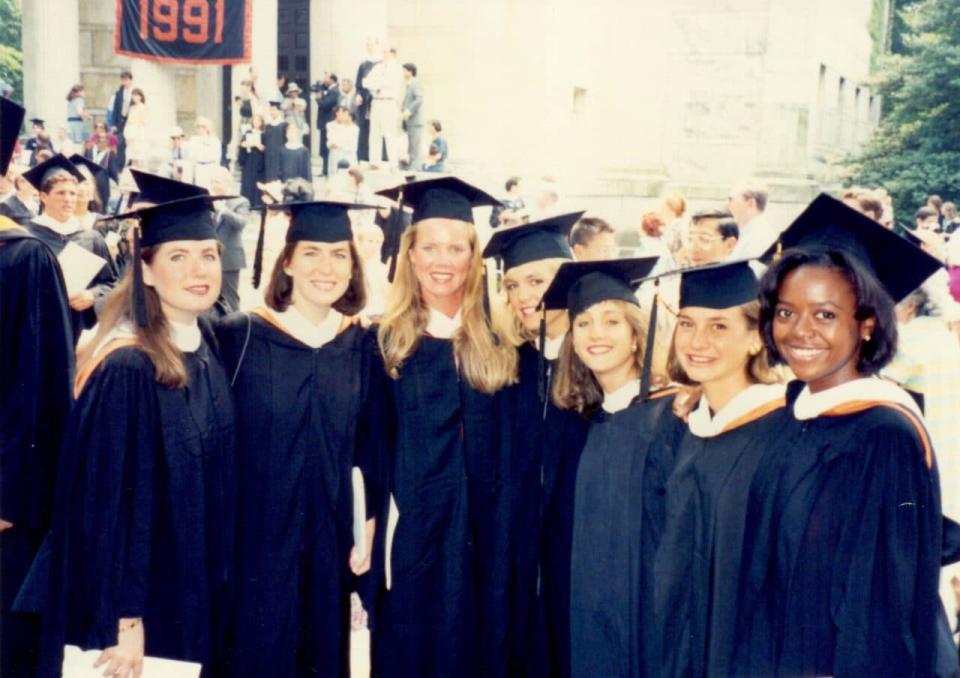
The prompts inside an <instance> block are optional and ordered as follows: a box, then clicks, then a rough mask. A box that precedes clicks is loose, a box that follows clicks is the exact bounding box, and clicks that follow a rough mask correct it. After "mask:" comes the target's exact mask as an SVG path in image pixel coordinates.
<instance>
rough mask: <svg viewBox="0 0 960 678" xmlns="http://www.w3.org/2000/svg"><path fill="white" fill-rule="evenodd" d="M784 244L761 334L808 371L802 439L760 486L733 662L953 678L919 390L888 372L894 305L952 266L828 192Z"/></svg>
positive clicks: (780, 442) (739, 670) (774, 355)
mask: <svg viewBox="0 0 960 678" xmlns="http://www.w3.org/2000/svg"><path fill="white" fill-rule="evenodd" d="M781 249H782V250H783V252H782V254H781V255H780V256H779V258H777V259H776V260H775V261H773V263H772V265H771V266H770V268H769V269H768V270H767V272H766V273H765V274H764V277H763V279H762V281H761V285H760V287H761V294H760V303H761V310H760V332H761V336H762V338H763V341H764V344H765V346H766V348H767V351H768V352H769V354H770V356H771V359H772V361H773V362H774V363H786V364H787V365H788V366H789V367H790V369H791V370H792V371H793V373H794V375H796V377H797V380H796V381H795V382H791V383H790V384H789V386H788V389H787V407H788V408H789V411H790V412H791V414H792V415H793V417H794V418H795V419H796V420H797V421H798V422H799V424H800V433H799V435H794V436H792V437H791V438H785V437H781V436H777V438H776V441H777V450H778V456H777V462H778V463H774V464H765V465H764V468H763V471H764V472H763V473H759V474H758V476H757V478H756V479H755V480H754V486H753V487H752V488H751V496H750V500H749V501H750V503H749V504H748V516H747V520H748V522H750V524H751V525H752V526H753V528H752V529H751V531H750V533H749V536H750V537H751V539H750V540H748V541H747V542H746V543H745V544H744V553H745V560H744V567H743V568H742V570H741V582H742V584H741V585H742V586H744V590H745V596H746V598H747V601H748V603H749V607H748V608H747V609H746V610H745V611H744V613H742V614H740V616H739V619H738V622H737V626H738V642H737V644H736V647H735V650H734V659H733V661H732V663H731V670H730V672H731V674H735V675H768V676H784V675H789V676H807V675H809V676H822V675H832V676H838V677H839V678H845V677H847V676H866V675H875V676H881V675H882V676H930V675H935V674H936V675H955V674H956V671H957V662H956V653H955V651H954V650H953V649H952V648H950V649H945V648H943V647H938V645H939V643H938V639H939V638H944V637H947V636H948V633H949V632H948V631H947V632H946V633H939V632H938V631H939V625H941V624H943V625H945V624H946V619H945V616H944V613H943V611H942V606H941V604H940V600H939V596H938V593H937V587H938V574H939V569H940V560H941V508H940V489H939V480H938V478H937V468H936V460H935V457H934V453H933V449H932V447H931V446H930V442H929V436H928V435H927V432H926V430H925V428H924V425H923V419H922V416H921V414H920V412H919V410H918V408H917V406H916V405H915V403H914V401H913V399H912V398H911V397H910V396H909V395H908V394H907V393H906V392H905V391H903V390H902V389H900V388H899V387H898V386H895V385H894V384H892V383H890V382H886V381H884V380H881V379H879V378H877V377H876V376H875V375H876V374H877V373H878V372H879V370H880V369H881V368H882V367H883V366H884V365H885V364H886V363H887V362H888V361H889V360H890V359H891V358H892V357H893V355H894V352H895V351H896V343H897V331H896V317H895V313H894V303H895V302H897V301H899V300H901V299H902V298H903V297H905V296H906V295H907V294H909V293H910V292H911V291H912V290H913V289H915V288H916V287H917V286H919V285H920V284H921V283H922V282H923V281H924V280H925V279H926V278H927V277H929V275H930V274H932V273H933V272H934V271H936V270H937V268H938V267H939V265H940V264H939V262H938V261H937V260H935V259H933V258H932V257H930V256H928V255H926V254H925V253H924V252H923V251H922V250H920V249H919V248H916V247H914V246H912V245H911V244H910V243H908V242H906V241H905V240H903V239H902V238H900V237H898V236H897V235H896V234H894V233H892V232H890V231H888V230H886V229H884V228H883V227H882V226H880V225H879V224H877V223H876V222H874V221H873V220H871V219H870V218H868V217H865V216H863V215H862V214H860V213H859V212H857V211H856V210H853V209H851V208H849V207H847V206H846V205H844V204H843V203H840V202H839V201H837V200H834V199H833V198H831V197H829V196H826V195H821V196H820V197H818V198H817V199H816V200H814V202H813V203H811V204H810V205H809V206H808V207H807V209H806V210H804V212H803V213H802V214H801V215H800V216H799V217H798V218H797V219H796V220H795V221H794V222H793V223H792V224H791V225H790V227H789V228H787V230H786V231H785V232H784V233H782V234H781V235H780V237H779V240H778V242H777V243H775V244H774V245H773V246H772V247H771V248H770V250H769V251H768V252H767V254H766V255H765V257H764V258H765V259H766V260H768V261H772V260H773V259H774V258H775V257H774V254H775V252H777V251H779V250H781ZM751 521H752V522H751ZM747 556H749V557H747ZM948 655H949V657H948ZM944 661H948V666H947V667H946V669H945V670H944V666H943V665H942V662H944Z"/></svg>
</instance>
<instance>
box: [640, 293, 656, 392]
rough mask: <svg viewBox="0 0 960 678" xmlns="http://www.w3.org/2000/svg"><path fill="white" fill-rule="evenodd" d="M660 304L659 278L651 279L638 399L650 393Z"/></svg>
mask: <svg viewBox="0 0 960 678" xmlns="http://www.w3.org/2000/svg"><path fill="white" fill-rule="evenodd" d="M659 305H660V278H656V279H655V280H654V281H653V309H652V310H651V311H650V325H649V327H647V345H646V348H645V349H644V352H643V368H642V370H643V372H642V373H641V374H640V399H641V400H646V398H647V396H649V395H650V376H651V375H650V370H651V369H652V368H653V342H654V340H655V339H656V336H657V306H659Z"/></svg>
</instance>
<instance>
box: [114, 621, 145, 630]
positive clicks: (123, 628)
mask: <svg viewBox="0 0 960 678" xmlns="http://www.w3.org/2000/svg"><path fill="white" fill-rule="evenodd" d="M140 623H141V620H139V619H134V620H133V621H132V622H130V625H129V626H121V627H120V628H119V629H117V633H123V632H124V631H129V630H130V629H133V628H136V627H137V624H140Z"/></svg>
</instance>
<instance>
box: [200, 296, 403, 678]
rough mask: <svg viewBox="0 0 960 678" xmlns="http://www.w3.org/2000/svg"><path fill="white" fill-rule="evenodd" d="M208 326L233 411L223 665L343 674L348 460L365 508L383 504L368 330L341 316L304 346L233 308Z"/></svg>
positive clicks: (378, 402)
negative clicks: (231, 621)
mask: <svg viewBox="0 0 960 678" xmlns="http://www.w3.org/2000/svg"><path fill="white" fill-rule="evenodd" d="M248 330H249V333H250V334H249V340H247V332H248ZM217 334H218V337H219V340H220V346H221V350H222V352H223V356H224V363H225V365H226V368H227V373H228V374H229V375H231V378H232V376H233V375H234V374H236V378H235V381H234V384H233V391H234V395H235V400H236V404H237V414H238V425H237V432H238V448H237V466H238V479H239V502H238V504H239V515H238V519H239V524H240V525H242V529H241V530H240V532H239V534H238V560H237V579H238V590H237V617H236V631H235V634H234V636H235V637H234V652H233V667H234V668H233V674H232V675H233V676H236V677H240V676H250V677H251V678H253V677H254V676H256V677H259V676H275V677H276V678H285V677H293V676H346V675H349V644H348V643H349V638H350V590H351V572H350V569H349V565H348V560H349V556H350V549H351V547H352V546H353V534H352V526H353V513H352V511H353V490H352V487H351V473H352V469H353V467H354V466H359V467H360V468H361V471H362V472H363V476H364V483H365V488H366V497H367V507H368V513H369V514H370V517H372V516H373V512H374V511H375V510H376V507H377V505H378V504H380V503H382V500H380V499H378V496H379V492H378V490H377V487H378V485H379V474H380V470H379V466H378V463H379V462H380V461H381V460H382V455H381V454H380V452H379V448H378V447H377V446H378V444H379V441H380V440H382V436H380V435H379V426H380V424H381V422H380V415H379V414H378V407H380V406H382V389H383V386H384V378H383V377H384V376H385V375H383V369H382V367H381V366H380V365H379V363H378V362H377V355H376V353H375V349H376V344H375V338H373V339H371V337H370V336H369V334H368V332H367V331H366V330H364V329H362V328H361V327H359V326H351V327H349V328H347V329H345V330H344V331H343V332H341V333H340V334H339V335H338V336H337V337H336V338H335V339H334V340H333V341H331V342H330V343H328V344H326V345H325V346H323V347H321V348H318V349H313V348H310V347H308V346H306V345H305V344H302V343H301V342H300V341H298V340H297V339H294V338H293V337H292V336H290V335H288V334H287V333H286V332H284V331H282V330H280V329H278V328H277V327H275V326H274V325H273V324H271V323H269V322H268V321H267V320H265V319H264V318H262V317H260V316H258V315H256V314H251V315H250V316H247V315H246V314H240V313H238V314H234V315H232V316H229V317H228V318H226V319H224V320H223V321H222V323H221V325H220V326H219V327H218V329H217ZM245 343H246V349H245V350H244V344H245ZM241 356H242V358H241Z"/></svg>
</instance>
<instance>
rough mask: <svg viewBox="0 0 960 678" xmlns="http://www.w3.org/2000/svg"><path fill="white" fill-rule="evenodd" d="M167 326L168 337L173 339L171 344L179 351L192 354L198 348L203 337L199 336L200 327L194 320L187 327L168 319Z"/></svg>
mask: <svg viewBox="0 0 960 678" xmlns="http://www.w3.org/2000/svg"><path fill="white" fill-rule="evenodd" d="M167 324H168V325H170V336H171V337H172V338H173V343H174V344H176V345H177V348H179V349H180V350H181V351H183V352H184V353H193V352H194V351H196V350H197V349H198V348H200V342H201V341H202V339H203V337H202V336H201V335H200V326H199V325H198V324H197V321H196V318H194V320H193V322H192V323H190V324H189V325H184V324H183V323H176V322H173V321H172V320H169V319H168V320H167Z"/></svg>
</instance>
